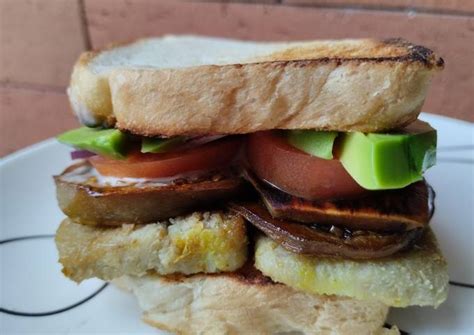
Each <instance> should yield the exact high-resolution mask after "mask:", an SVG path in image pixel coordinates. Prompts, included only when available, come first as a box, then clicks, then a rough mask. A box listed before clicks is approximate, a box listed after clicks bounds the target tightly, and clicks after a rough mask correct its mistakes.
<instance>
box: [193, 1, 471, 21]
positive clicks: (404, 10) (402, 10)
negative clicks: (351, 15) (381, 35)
mask: <svg viewBox="0 0 474 335" xmlns="http://www.w3.org/2000/svg"><path fill="white" fill-rule="evenodd" d="M201 2H203V3H223V2H222V1H219V0H204V1H201ZM225 3H227V4H245V5H268V6H281V7H293V8H298V7H299V8H315V9H335V10H347V11H369V12H375V11H379V12H391V13H399V14H432V15H447V16H458V17H474V11H469V10H456V9H438V8H423V7H404V6H398V7H397V6H395V7H387V6H377V7H376V6H370V5H357V4H352V3H347V4H329V3H328V4H326V3H324V4H318V3H314V4H306V3H291V2H290V3H288V2H284V0H277V1H275V2H274V3H265V2H251V3H249V2H242V1H239V0H231V1H226V2H225Z"/></svg>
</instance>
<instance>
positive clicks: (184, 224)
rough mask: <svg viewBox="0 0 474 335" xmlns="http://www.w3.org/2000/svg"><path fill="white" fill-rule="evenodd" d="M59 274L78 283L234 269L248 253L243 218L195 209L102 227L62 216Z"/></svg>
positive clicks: (58, 235) (242, 261) (57, 242)
mask: <svg viewBox="0 0 474 335" xmlns="http://www.w3.org/2000/svg"><path fill="white" fill-rule="evenodd" d="M56 246H57V248H58V251H59V261H60V263H61V264H62V265H63V273H64V274H65V275H66V276H68V277H69V278H71V279H72V280H74V281H76V282H81V281H82V280H84V279H87V278H91V277H98V278H101V279H104V280H110V279H113V278H116V277H120V276H123V275H126V274H131V275H144V274H145V273H146V272H147V271H151V270H153V271H156V272H157V273H160V274H172V273H184V274H192V273H198V272H207V273H213V272H220V271H234V270H236V269H238V268H239V267H241V266H242V265H243V264H244V263H245V261H246V258H247V236H246V231H245V225H244V222H243V219H242V218H241V217H239V216H237V215H231V214H226V213H219V212H215V213H199V212H196V213H193V214H191V215H188V216H184V217H178V218H174V219H170V220H169V222H161V223H156V224H147V225H132V224H129V225H123V226H121V227H118V228H116V227H114V228H105V227H94V226H86V225H81V224H77V223H74V222H72V221H71V220H69V219H66V220H64V221H63V223H62V224H61V225H60V226H59V228H58V231H57V233H56Z"/></svg>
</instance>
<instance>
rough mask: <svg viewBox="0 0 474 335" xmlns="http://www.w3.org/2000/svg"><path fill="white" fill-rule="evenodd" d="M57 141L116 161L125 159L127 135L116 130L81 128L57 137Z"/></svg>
mask: <svg viewBox="0 0 474 335" xmlns="http://www.w3.org/2000/svg"><path fill="white" fill-rule="evenodd" d="M57 139H58V141H59V142H61V143H64V144H67V145H70V146H73V147H75V148H78V149H83V150H88V151H92V152H94V153H96V154H99V155H103V156H108V157H111V158H116V159H123V158H125V146H126V143H127V135H126V134H124V133H122V132H121V131H120V130H118V129H101V128H88V127H81V128H78V129H73V130H69V131H67V132H65V133H63V134H61V135H59V136H58V137H57Z"/></svg>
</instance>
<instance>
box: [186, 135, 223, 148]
mask: <svg viewBox="0 0 474 335" xmlns="http://www.w3.org/2000/svg"><path fill="white" fill-rule="evenodd" d="M225 136H226V135H209V136H196V137H191V138H190V139H188V140H187V141H186V142H185V143H184V144H182V145H180V146H179V147H178V148H179V150H185V149H191V148H195V147H198V146H200V145H203V144H206V143H209V142H213V141H216V140H219V139H221V138H223V137H225Z"/></svg>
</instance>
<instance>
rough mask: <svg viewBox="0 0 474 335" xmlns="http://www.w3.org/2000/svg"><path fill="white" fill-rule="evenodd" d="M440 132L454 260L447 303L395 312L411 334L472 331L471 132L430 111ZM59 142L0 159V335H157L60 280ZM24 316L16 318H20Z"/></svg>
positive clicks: (442, 223) (440, 200)
mask: <svg viewBox="0 0 474 335" xmlns="http://www.w3.org/2000/svg"><path fill="white" fill-rule="evenodd" d="M422 119H425V120H427V121H429V122H430V123H431V124H432V125H433V126H434V127H435V128H437V129H438V137H439V139H438V147H439V150H438V164H437V165H436V166H435V167H433V168H432V169H430V170H429V171H428V173H427V174H426V177H427V179H428V181H429V182H430V183H431V184H432V186H433V187H434V189H435V190H436V193H437V197H436V213H435V216H434V218H433V221H432V223H431V224H432V227H433V228H434V230H435V231H436V233H437V236H438V238H439V240H440V243H441V247H442V249H443V251H444V253H445V255H446V257H447V259H448V262H449V272H450V276H451V282H452V284H451V286H450V294H449V298H448V300H447V301H446V302H445V303H444V304H443V305H442V306H441V307H440V308H438V309H437V310H435V309H433V308H417V307H412V308H406V309H393V310H392V312H391V313H390V316H389V318H388V323H389V324H396V325H398V326H399V327H400V329H402V330H403V331H405V332H408V333H410V334H431V335H433V334H474V285H473V284H474V246H473V245H474V126H473V124H471V123H467V122H462V121H458V120H454V119H449V118H445V117H440V116H435V115H429V114H424V115H423V116H422ZM69 151H70V149H68V148H67V147H65V146H62V145H60V144H58V143H56V141H55V140H54V139H51V140H47V141H45V142H42V143H39V144H36V145H34V146H32V147H29V148H26V149H24V150H21V151H19V152H16V153H14V154H12V155H10V156H8V157H5V158H3V159H2V160H1V162H0V192H1V193H0V196H1V200H0V201H1V203H0V206H1V207H0V218H1V221H0V229H1V230H0V257H1V263H0V275H1V282H0V285H1V295H0V302H1V303H0V305H1V310H0V333H2V334H18V333H34V334H46V333H47V334H52V333H58V334H64V333H67V334H80V333H117V334H119V333H123V334H132V333H133V334H145V333H146V334H148V333H149V334H156V330H155V329H152V328H150V327H148V326H147V325H145V324H144V323H142V322H141V321H140V310H139V308H138V305H137V303H136V302H135V299H134V298H133V297H132V296H129V295H128V294H126V293H124V292H121V291H119V290H117V289H116V288H115V287H112V286H104V283H103V282H101V281H99V280H88V281H85V282H83V283H82V284H81V285H76V284H75V283H73V282H72V281H70V280H68V279H66V278H65V277H64V276H63V275H62V274H61V271H60V270H61V269H60V266H59V264H58V263H57V254H56V249H55V246H54V241H53V237H52V236H53V234H54V232H55V230H56V227H57V226H58V224H59V222H60V221H61V219H62V218H63V214H62V213H61V212H60V210H59V209H58V207H57V205H56V199H55V194H54V185H53V180H52V178H51V176H52V175H54V174H58V173H59V172H61V171H62V170H63V168H65V167H66V166H67V165H68V164H70V160H69ZM14 314H20V315H14Z"/></svg>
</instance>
